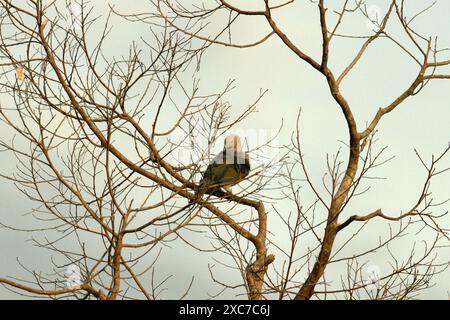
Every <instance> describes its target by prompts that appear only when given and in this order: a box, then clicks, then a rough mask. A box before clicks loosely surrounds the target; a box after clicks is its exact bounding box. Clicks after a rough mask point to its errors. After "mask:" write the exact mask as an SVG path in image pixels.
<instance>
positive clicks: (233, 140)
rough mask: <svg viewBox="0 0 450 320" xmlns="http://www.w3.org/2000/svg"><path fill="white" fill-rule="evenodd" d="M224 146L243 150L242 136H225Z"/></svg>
mask: <svg viewBox="0 0 450 320" xmlns="http://www.w3.org/2000/svg"><path fill="white" fill-rule="evenodd" d="M224 147H225V149H226V150H234V151H241V150H242V147H241V137H239V136H238V135H236V134H231V135H229V136H227V137H225V142H224Z"/></svg>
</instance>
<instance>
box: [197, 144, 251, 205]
mask: <svg viewBox="0 0 450 320" xmlns="http://www.w3.org/2000/svg"><path fill="white" fill-rule="evenodd" d="M249 173H250V157H249V155H248V153H247V152H243V151H242V150H241V138H240V137H239V136H237V135H230V136H228V137H226V138H225V143H224V148H223V151H222V152H220V153H219V154H217V155H216V156H215V157H214V159H213V160H212V162H211V163H210V164H209V166H208V168H207V169H206V171H205V172H204V173H203V177H202V179H201V180H200V183H199V188H198V191H197V196H198V197H199V198H200V197H201V196H202V195H203V194H204V193H205V192H206V191H208V190H210V191H213V190H215V189H218V188H223V189H225V190H226V191H227V192H229V193H231V186H233V185H235V184H237V183H239V182H241V181H242V180H244V178H245V177H247V176H248V174H249Z"/></svg>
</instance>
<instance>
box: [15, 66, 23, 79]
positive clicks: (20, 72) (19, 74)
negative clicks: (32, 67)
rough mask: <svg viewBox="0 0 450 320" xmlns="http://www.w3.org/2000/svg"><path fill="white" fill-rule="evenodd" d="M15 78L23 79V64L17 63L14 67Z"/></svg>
mask: <svg viewBox="0 0 450 320" xmlns="http://www.w3.org/2000/svg"><path fill="white" fill-rule="evenodd" d="M16 75H17V79H19V80H20V81H23V80H24V79H25V74H24V72H23V65H21V64H19V65H18V66H17V68H16Z"/></svg>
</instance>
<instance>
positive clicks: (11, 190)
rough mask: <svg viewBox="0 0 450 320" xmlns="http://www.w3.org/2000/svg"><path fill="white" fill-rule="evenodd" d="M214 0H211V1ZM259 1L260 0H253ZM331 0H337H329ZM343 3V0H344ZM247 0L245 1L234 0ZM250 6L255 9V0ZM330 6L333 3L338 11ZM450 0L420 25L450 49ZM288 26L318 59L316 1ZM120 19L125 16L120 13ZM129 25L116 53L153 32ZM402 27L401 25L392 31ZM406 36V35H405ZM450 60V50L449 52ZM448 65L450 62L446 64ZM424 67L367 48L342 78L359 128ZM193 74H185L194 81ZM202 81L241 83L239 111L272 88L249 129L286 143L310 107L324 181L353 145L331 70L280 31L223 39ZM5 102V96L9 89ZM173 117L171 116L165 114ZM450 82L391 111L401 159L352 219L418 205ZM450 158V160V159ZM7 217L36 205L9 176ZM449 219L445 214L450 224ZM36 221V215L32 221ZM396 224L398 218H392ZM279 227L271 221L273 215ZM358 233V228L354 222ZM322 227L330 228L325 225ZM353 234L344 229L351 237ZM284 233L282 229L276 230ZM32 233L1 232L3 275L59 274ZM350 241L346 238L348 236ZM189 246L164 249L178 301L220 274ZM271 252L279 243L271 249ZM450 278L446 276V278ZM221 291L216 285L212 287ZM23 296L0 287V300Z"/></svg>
mask: <svg viewBox="0 0 450 320" xmlns="http://www.w3.org/2000/svg"><path fill="white" fill-rule="evenodd" d="M107 2H109V3H115V4H117V8H118V9H119V10H125V11H126V12H132V11H133V10H136V11H139V12H144V11H145V10H146V8H147V7H148V5H149V4H148V2H147V1H141V0H136V1H132V2H129V3H127V4H126V5H123V4H120V1H95V2H93V3H95V10H96V11H97V12H102V9H104V8H105V4H106V3H107ZM203 2H205V3H208V2H209V0H205V1H203ZM254 2H258V1H254ZM326 2H328V3H330V2H333V3H335V1H326ZM336 2H337V3H339V4H341V3H343V1H336ZM366 2H367V3H368V4H371V5H376V6H378V7H379V8H380V12H384V11H383V10H385V5H386V3H388V2H389V1H366ZM406 2H407V3H409V4H408V6H409V8H410V10H411V12H417V11H420V10H421V9H423V8H425V7H427V5H429V4H430V3H432V2H433V1H429V0H422V1H406ZM233 3H238V1H233ZM249 7H250V6H249ZM330 11H331V10H330ZM448 12H450V2H449V1H445V0H439V1H437V4H436V6H435V7H434V8H433V9H431V11H429V12H428V13H427V14H425V15H424V16H421V17H420V18H419V19H417V21H416V22H415V24H416V26H417V28H418V30H420V32H421V33H423V34H425V35H429V36H439V39H440V41H439V42H440V46H441V47H443V48H448V47H450V36H449V34H448V30H450V20H449V19H448V14H447V13H448ZM275 19H276V21H277V22H278V23H279V26H280V27H281V28H283V29H284V30H285V31H286V33H287V34H288V35H289V36H290V37H291V38H292V40H293V41H294V42H295V43H296V44H298V45H299V46H300V47H301V48H302V49H303V50H304V51H305V52H307V53H310V54H311V55H312V56H314V57H315V58H316V59H317V60H318V59H319V54H320V48H321V39H320V29H319V27H320V26H319V22H318V15H317V8H316V5H314V4H311V2H310V1H306V0H304V1H295V4H294V5H292V6H291V7H290V8H289V9H285V10H284V9H283V10H280V11H279V13H278V14H276V15H275ZM113 21H118V20H117V19H116V20H113ZM137 26H138V25H137V24H129V23H121V24H115V25H114V29H113V34H114V41H110V42H109V43H108V44H107V47H108V49H109V50H110V53H111V54H119V52H122V51H121V49H124V50H125V51H126V50H127V48H126V47H125V48H124V47H119V44H120V45H124V44H128V43H130V42H131V41H132V40H138V37H139V35H145V33H146V32H147V28H148V27H147V26H142V25H141V26H140V29H136V28H137ZM234 30H235V31H236V32H235V33H234V38H233V39H235V40H236V41H237V42H238V43H244V42H246V41H251V40H255V39H257V38H259V37H260V36H261V35H264V34H265V31H267V30H268V28H267V26H266V24H265V21H263V20H262V19H261V20H258V19H253V18H252V19H251V20H246V19H242V22H241V23H240V24H239V28H237V27H235V29H234ZM344 30H345V31H347V32H352V33H353V34H357V35H367V34H368V33H370V30H368V27H367V21H366V20H365V19H362V18H361V17H359V18H356V17H353V16H351V17H349V19H348V20H347V21H346V23H345V24H344ZM393 30H394V34H396V33H398V28H395V27H394V28H393ZM402 39H404V38H402ZM360 43H361V42H358V41H355V40H348V39H347V40H341V39H336V43H335V44H334V45H333V46H332V47H331V53H330V64H331V68H332V70H333V71H334V70H336V73H339V71H341V70H342V67H343V66H345V65H346V63H348V62H349V61H350V59H351V58H352V57H353V56H354V54H355V52H356V51H357V50H358V49H359V44H360ZM449 58H450V52H449V54H448V57H447V59H449ZM447 71H449V69H447ZM416 73H417V67H416V66H415V65H414V63H413V61H412V60H411V59H410V58H409V57H408V56H407V55H405V54H404V53H403V52H402V51H401V50H399V48H398V47H396V46H394V45H392V43H390V42H388V41H387V40H379V41H377V42H376V43H375V44H374V45H373V46H371V47H370V48H369V49H368V51H367V52H366V54H365V55H364V57H363V59H362V60H361V63H360V64H359V65H358V66H357V67H356V68H355V69H354V70H353V71H352V72H351V74H350V76H349V77H348V79H347V80H345V81H344V83H343V84H342V91H343V94H344V95H345V96H346V97H347V99H348V101H349V103H350V104H351V106H352V108H353V112H354V114H355V117H356V120H357V123H358V128H359V129H360V130H361V129H362V128H363V127H364V125H365V124H366V123H367V122H368V121H370V120H371V119H372V117H373V116H374V115H375V113H376V110H377V109H378V108H379V107H380V106H384V105H385V104H386V103H389V102H390V101H392V100H393V99H394V98H395V97H396V96H398V95H399V94H400V93H401V92H403V90H404V89H405V88H406V87H407V86H408V85H409V84H410V83H411V81H412V80H413V78H414V77H415V75H416ZM191 78H192V75H190V74H189V75H186V81H190V79H191ZM195 78H197V79H200V83H199V87H200V89H201V91H204V92H214V91H220V90H221V89H222V88H223V87H224V86H225V85H226V83H227V82H228V81H229V79H235V86H236V88H235V89H234V90H233V91H232V92H231V93H230V94H229V95H228V96H227V97H228V99H229V102H230V104H231V105H232V112H235V113H238V112H239V111H240V110H241V109H242V108H243V107H245V106H247V105H249V104H251V103H252V102H253V100H254V99H255V98H256V97H257V95H258V92H259V90H260V89H268V93H267V94H266V96H265V97H264V98H263V99H262V100H261V102H260V103H259V104H258V107H257V110H258V111H259V112H258V113H254V114H252V115H251V116H250V117H249V118H248V119H247V120H245V121H244V122H243V123H242V124H241V125H240V127H242V128H243V129H248V128H251V129H265V130H271V129H276V128H278V127H279V126H280V124H281V121H282V119H283V120H284V127H283V129H282V131H281V135H280V143H287V142H288V141H289V138H290V134H291V132H292V130H294V129H295V127H294V126H295V119H296V116H297V113H298V110H299V108H300V107H301V108H302V118H301V130H302V139H303V151H304V153H305V160H306V162H307V164H309V168H310V170H311V177H312V179H313V180H314V181H317V182H318V183H320V181H321V178H322V175H323V173H324V171H325V170H326V158H325V157H326V155H327V154H333V153H335V152H336V151H337V150H338V148H339V147H342V148H343V150H345V148H344V146H343V145H342V143H340V142H339V141H342V140H343V141H346V140H347V138H348V135H347V129H346V126H345V121H344V118H343V116H342V114H341V112H340V109H339V107H338V105H337V104H336V103H335V102H334V100H333V99H332V97H331V96H330V94H329V91H328V88H327V86H326V81H325V79H324V78H323V76H321V75H319V74H317V72H316V71H314V70H313V69H312V68H311V67H310V66H308V65H307V64H306V63H304V62H302V61H300V60H299V59H298V58H297V57H296V56H295V55H294V54H293V53H292V52H291V51H290V50H289V49H288V48H286V47H285V46H284V45H283V44H282V42H281V41H280V40H279V39H278V38H276V37H272V38H271V39H269V40H268V41H267V42H265V43H264V44H262V45H259V46H258V47H255V48H249V49H235V48H225V47H222V46H212V47H211V48H210V49H209V50H208V51H207V52H206V54H205V55H204V57H203V60H202V64H201V67H200V70H199V72H198V73H197V74H196V75H195ZM0 102H2V103H4V102H5V100H4V98H3V97H2V96H0ZM163 116H165V117H170V115H163ZM449 124H450V80H447V81H445V80H437V81H435V82H432V83H430V84H429V85H428V87H427V88H425V89H424V90H423V91H422V92H421V93H420V94H419V95H417V96H414V97H412V98H409V99H408V100H407V101H405V102H404V103H403V104H402V105H401V106H400V107H399V108H397V109H396V110H395V111H394V112H393V113H391V114H389V115H387V116H386V117H385V118H383V120H382V121H381V122H380V124H379V126H378V134H377V136H378V146H379V147H383V146H388V149H387V151H386V157H390V156H395V158H394V159H393V160H392V161H390V162H389V163H387V164H386V165H385V166H383V167H381V168H380V169H378V170H377V171H376V173H377V174H378V175H379V176H382V177H385V178H386V179H384V180H378V181H372V182H371V189H370V191H369V192H368V193H367V194H365V195H364V196H362V197H360V198H358V199H357V200H355V201H354V202H353V203H352V205H351V206H350V207H349V208H347V209H346V211H345V212H344V217H346V216H348V215H350V214H364V213H368V212H372V211H373V210H375V209H378V208H382V209H383V210H384V211H385V212H386V213H389V214H390V215H392V216H397V215H399V214H400V212H401V211H405V210H407V209H409V208H410V207H411V206H412V204H413V203H414V201H415V200H416V199H417V196H418V195H419V194H420V192H421V187H422V185H421V183H422V182H423V181H424V178H425V176H424V175H425V172H424V170H423V168H422V167H421V165H420V163H419V161H418V159H417V158H416V157H415V154H414V149H415V148H416V149H417V150H419V151H420V153H421V154H422V155H423V156H424V158H426V159H428V160H429V159H430V157H431V155H432V154H437V153H439V152H440V151H442V150H443V149H444V148H445V147H446V146H447V145H448V143H449V142H450V129H449ZM0 129H1V130H2V131H1V134H2V136H9V135H10V134H11V133H10V131H5V130H8V129H5V128H4V126H1V127H0ZM0 161H1V162H2V163H3V171H2V172H8V171H9V172H10V171H11V170H14V166H15V163H14V161H15V160H14V159H13V158H12V157H11V155H10V154H7V153H0ZM446 161H447V163H448V164H449V165H450V162H449V159H447V160H446ZM0 187H1V192H0V203H2V210H1V211H0V221H1V222H6V223H8V224H16V225H22V226H23V225H25V226H28V223H30V222H29V221H30V219H31V217H30V216H23V215H24V214H25V213H27V212H29V211H30V210H31V208H33V204H32V203H31V202H30V201H28V200H27V199H25V197H24V196H23V195H22V194H21V193H20V192H18V191H17V190H16V189H15V187H14V186H13V185H12V184H11V183H10V182H7V181H5V180H2V181H1V184H0ZM304 190H305V191H304V199H305V201H307V202H308V201H309V202H311V201H312V200H313V194H312V193H311V192H307V188H306V187H305V188H304ZM431 190H432V191H433V197H434V198H436V199H441V200H445V199H447V198H450V191H449V190H450V174H447V175H444V176H441V177H439V178H438V179H436V181H434V183H433V185H432V188H431ZM279 205H280V207H281V208H284V209H286V210H289V206H290V204H286V205H285V206H286V207H284V204H279ZM449 209H450V204H445V205H444V206H443V207H441V208H440V212H443V211H447V210H449ZM449 221H450V220H448V218H447V220H446V223H447V225H445V226H442V227H446V228H449V227H450V222H449ZM33 225H34V222H33ZM272 225H273V227H272V228H273V229H271V231H272V232H273V233H274V234H277V231H278V230H276V228H277V227H278V226H279V224H278V223H277V222H276V221H273V224H272ZM391 225H392V226H395V223H392V224H391ZM386 226H387V224H386V222H384V221H379V220H377V221H373V222H371V223H370V225H369V226H368V227H367V229H366V230H370V232H368V233H367V234H364V235H361V236H360V237H359V240H356V241H357V242H355V243H354V244H352V245H350V246H349V248H348V249H347V254H351V253H352V252H351V251H348V250H349V249H351V250H354V251H355V252H359V251H361V250H363V248H364V246H365V245H366V244H367V243H376V242H377V241H378V235H379V234H385V232H386V230H387V227H386ZM269 228H270V219H269ZM352 230H354V229H352ZM283 232H285V231H283V229H281V227H280V230H279V232H278V233H280V234H279V237H280V242H282V241H283ZM319 232H322V230H319ZM350 233H351V232H350V231H347V233H346V235H343V239H344V238H346V236H348V235H349V234H350ZM277 237H278V234H277ZM419 237H424V236H423V235H420V236H417V237H416V236H415V235H414V234H412V235H411V236H410V237H407V238H404V239H401V240H397V241H396V242H395V246H393V248H392V249H393V251H394V252H396V251H398V252H399V255H401V252H402V251H404V250H408V248H410V247H411V246H412V243H413V242H414V240H416V241H420V239H422V238H419ZM27 239H28V235H27V234H21V233H17V232H13V231H10V230H6V229H0V252H2V259H1V261H0V276H2V277H5V276H16V277H21V276H24V274H25V273H24V272H23V271H22V270H21V268H20V266H19V265H18V263H17V260H16V259H17V258H19V259H20V262H21V263H23V264H24V265H26V266H28V267H29V268H32V269H34V270H36V271H43V272H51V270H50V269H49V268H50V266H51V262H50V260H49V259H50V255H49V253H48V252H43V251H42V250H40V249H36V248H34V247H33V246H32V244H31V243H30V242H29V241H27ZM343 239H342V241H343ZM189 250H190V249H188V248H186V246H183V245H182V244H181V243H180V247H177V246H176V245H173V247H172V248H171V249H170V250H166V251H163V254H162V256H161V260H160V261H159V267H158V269H159V270H161V272H162V273H161V277H164V275H170V274H173V275H174V277H173V279H172V280H171V281H169V283H168V289H169V290H168V291H166V292H165V293H164V294H163V295H162V296H161V297H163V298H173V299H176V298H178V297H180V296H181V295H182V294H183V293H184V291H185V289H186V287H187V286H188V284H189V282H190V279H191V276H192V275H194V276H195V282H194V285H193V288H192V291H191V293H190V295H189V296H188V297H191V298H207V295H206V292H205V290H204V287H210V286H211V279H210V278H209V273H208V269H207V264H208V263H214V261H213V260H212V259H211V256H208V254H203V253H202V254H199V255H198V257H199V258H198V259H192V258H191V255H192V254H195V253H194V252H193V251H192V250H191V251H189ZM269 251H270V249H269ZM440 254H442V255H444V257H442V256H441V259H442V258H444V259H447V260H448V258H449V257H450V249H448V248H447V249H446V251H440ZM183 258H184V259H188V260H187V261H189V262H190V263H189V264H180V263H179V261H180V259H183ZM372 259H373V260H372V261H369V264H373V265H378V266H380V269H381V272H382V273H383V270H386V271H388V266H387V264H386V262H387V260H386V256H384V255H375V256H374V257H373V258H372ZM344 269H345V268H343V269H331V270H330V271H329V272H330V273H331V272H333V273H335V275H340V272H344V271H345V270H344ZM227 272H228V273H229V274H227V275H224V277H225V278H226V279H229V280H231V281H233V279H235V280H236V281H238V279H239V275H238V274H237V273H235V274H233V273H232V272H231V271H227ZM446 279H447V280H446ZM448 279H450V270H448V271H447V272H446V273H445V274H442V275H441V276H439V277H436V278H435V279H434V281H435V282H436V286H435V287H434V288H431V289H429V290H428V291H427V292H425V293H423V295H422V296H421V297H422V298H432V299H446V298H447V296H448V295H447V291H450V281H449V280H448ZM211 293H213V292H211ZM236 293H237V292H229V293H226V294H225V295H224V296H223V298H233V297H235V295H236ZM14 297H17V296H16V295H14V294H12V293H10V292H9V291H7V290H6V289H4V288H3V287H1V286H0V299H8V298H14Z"/></svg>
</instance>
